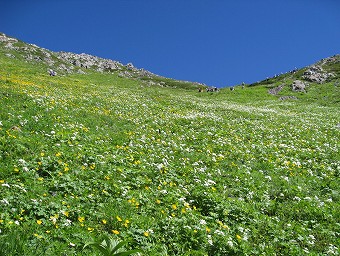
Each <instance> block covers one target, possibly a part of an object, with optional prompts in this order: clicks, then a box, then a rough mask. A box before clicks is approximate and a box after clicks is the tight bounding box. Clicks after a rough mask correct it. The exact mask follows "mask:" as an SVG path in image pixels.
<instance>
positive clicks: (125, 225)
mask: <svg viewBox="0 0 340 256" xmlns="http://www.w3.org/2000/svg"><path fill="white" fill-rule="evenodd" d="M129 223H130V221H129V220H128V219H126V220H125V222H124V224H123V226H124V227H126V228H127V227H128V225H129Z"/></svg>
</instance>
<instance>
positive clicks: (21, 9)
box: [0, 0, 340, 87]
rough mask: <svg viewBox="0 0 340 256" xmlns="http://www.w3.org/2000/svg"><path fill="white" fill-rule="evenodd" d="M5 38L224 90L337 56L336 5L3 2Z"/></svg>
mask: <svg viewBox="0 0 340 256" xmlns="http://www.w3.org/2000/svg"><path fill="white" fill-rule="evenodd" d="M0 10H1V11H0V13H1V15H0V32H3V33H5V34H7V35H9V36H13V37H16V38H18V39H20V40H23V41H25V42H28V43H33V44H36V45H38V46H41V47H44V48H47V49H50V50H53V51H70V52H75V53H83V52H84V53H88V54H92V55H96V56H99V57H103V58H109V59H113V60H117V61H120V62H122V63H123V64H127V63H129V62H132V63H133V64H134V65H135V66H136V67H138V68H145V69H147V70H149V71H151V72H153V73H156V74H159V75H162V76H166V77H170V78H175V79H180V80H189V81H197V82H202V83H205V84H207V85H212V86H218V87H224V86H230V85H235V84H239V83H242V82H246V83H252V82H256V81H258V80H262V79H265V78H266V77H270V76H273V75H275V74H278V73H281V72H286V71H289V70H291V69H293V68H294V67H298V68H300V67H304V66H307V65H310V64H312V63H314V62H316V61H318V60H320V59H321V58H325V57H329V56H332V55H334V54H339V53H340V1H338V0H282V1H279V0H276V1H275V0H237V1H228V0H111V1H109V0H93V1H92V0H55V1H52V0H3V1H1V2H0Z"/></svg>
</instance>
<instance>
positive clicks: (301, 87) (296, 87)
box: [292, 80, 306, 92]
mask: <svg viewBox="0 0 340 256" xmlns="http://www.w3.org/2000/svg"><path fill="white" fill-rule="evenodd" d="M305 88H306V85H305V84H304V82H302V81H301V80H295V81H294V82H293V83H292V90H293V91H294V92H304V91H305Z"/></svg>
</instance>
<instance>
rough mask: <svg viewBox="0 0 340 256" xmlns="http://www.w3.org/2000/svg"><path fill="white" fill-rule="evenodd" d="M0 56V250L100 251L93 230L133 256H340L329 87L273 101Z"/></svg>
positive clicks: (262, 91) (337, 117)
mask: <svg viewBox="0 0 340 256" xmlns="http://www.w3.org/2000/svg"><path fill="white" fill-rule="evenodd" d="M0 54H2V53H0ZM0 57H1V58H0V105H1V108H0V245H1V248H0V255H98V254H96V251H95V250H91V248H86V249H83V246H84V244H85V243H86V242H88V241H92V240H93V239H96V238H97V237H99V236H100V235H103V234H106V235H110V236H111V237H113V238H115V239H117V240H121V241H128V242H129V243H128V247H127V249H133V248H139V249H142V250H143V251H144V253H143V255H339V247H340V240H339V237H340V221H339V220H340V206H339V205H340V204H339V199H340V195H339V171H340V154H339V136H340V127H339V126H340V125H339V124H340V109H339V101H335V100H333V101H328V100H327V98H324V97H326V96H327V95H328V94H332V95H334V94H336V95H340V94H339V88H338V87H335V86H333V84H331V83H329V84H325V85H322V86H323V87H322V88H321V87H320V86H319V87H320V90H321V93H320V91H318V92H315V93H313V94H312V95H311V94H308V93H306V94H303V93H300V94H297V95H298V97H299V100H287V101H280V100H278V98H277V97H276V96H272V95H269V94H267V88H266V87H265V86H261V85H259V86H254V87H246V88H244V89H242V88H241V87H236V89H235V90H234V91H230V90H229V89H222V90H220V91H219V92H214V93H206V92H203V93H199V92H197V90H196V89H194V88H195V87H194V86H193V89H183V88H179V87H177V88H171V87H170V88H162V87H159V86H149V85H148V84H147V83H143V82H142V81H140V80H129V79H126V78H121V77H119V76H118V75H117V74H115V73H113V74H102V73H97V72H91V71H88V73H87V74H82V75H80V74H63V75H58V76H55V77H51V76H49V75H48V73H47V72H46V67H45V66H43V65H42V64H37V63H25V62H23V61H21V60H18V59H15V58H8V57H5V56H4V55H3V54H2V55H0ZM283 93H289V92H287V91H284V92H283ZM325 95H326V96H325ZM16 253H18V254H16ZM140 255H142V254H140Z"/></svg>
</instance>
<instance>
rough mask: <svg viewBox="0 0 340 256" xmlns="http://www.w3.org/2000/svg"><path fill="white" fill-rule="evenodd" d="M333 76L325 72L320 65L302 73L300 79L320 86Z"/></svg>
mask: <svg viewBox="0 0 340 256" xmlns="http://www.w3.org/2000/svg"><path fill="white" fill-rule="evenodd" d="M333 76H334V75H333V74H332V73H327V72H325V71H324V70H323V68H322V67H321V66H320V65H313V66H310V67H309V68H308V69H307V70H306V71H305V72H304V73H303V76H302V78H303V79H305V80H307V81H310V82H315V83H319V84H322V83H324V82H325V81H326V80H327V79H329V78H330V77H333Z"/></svg>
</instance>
